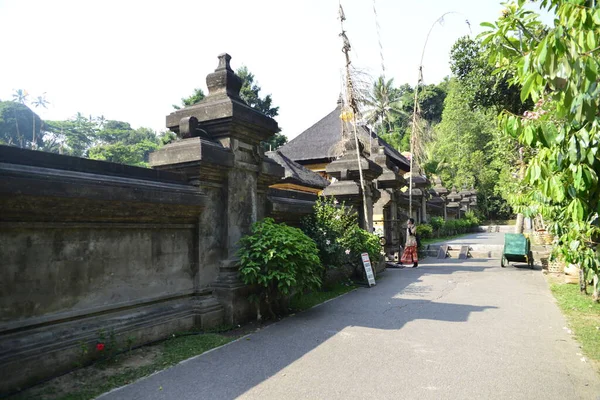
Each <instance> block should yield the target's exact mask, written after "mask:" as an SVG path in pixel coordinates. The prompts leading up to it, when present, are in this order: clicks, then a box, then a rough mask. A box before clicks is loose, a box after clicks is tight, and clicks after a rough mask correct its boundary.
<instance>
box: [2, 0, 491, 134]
mask: <svg viewBox="0 0 600 400" xmlns="http://www.w3.org/2000/svg"><path fill="white" fill-rule="evenodd" d="M374 4H375V6H376V10H377V16H378V17H377V19H376V18H375V13H374V11H373V5H374ZM342 6H343V8H344V13H345V16H346V22H345V26H344V28H345V30H346V34H347V36H348V38H349V39H350V42H351V44H352V51H351V57H352V62H353V65H354V66H355V67H356V68H358V69H360V70H362V71H365V72H367V73H368V74H369V75H371V76H373V77H376V76H379V75H380V74H381V71H382V68H381V57H380V51H379V44H378V36H377V29H376V20H377V22H378V23H379V26H380V38H381V43H382V47H383V56H384V65H385V71H386V78H394V82H395V84H396V85H401V84H403V83H409V84H410V85H411V86H414V85H415V83H416V80H417V73H418V66H419V61H420V58H421V54H422V52H423V48H424V44H425V39H426V37H427V33H428V32H429V30H430V28H431V27H432V25H434V24H435V21H436V20H437V19H438V18H440V17H441V16H442V15H443V14H445V13H447V12H453V13H452V14H448V15H446V16H445V18H444V21H443V24H435V26H434V27H433V29H432V31H431V36H430V38H429V41H428V43H427V46H426V47H425V53H424V59H423V76H424V81H425V83H427V84H429V83H438V82H440V81H441V80H442V79H443V78H444V77H445V76H447V75H449V74H450V68H449V64H448V61H449V52H450V49H451V47H452V45H453V43H454V42H455V41H456V40H457V39H458V38H460V37H461V36H465V35H472V36H474V35H477V34H478V33H480V32H481V31H482V28H481V27H480V26H479V24H480V23H481V22H484V21H490V22H493V21H495V20H496V19H497V18H498V16H499V15H500V11H501V10H502V6H501V4H500V1H499V0H420V1H406V0H375V1H373V0H342ZM467 20H468V21H469V24H470V25H469V24H467V23H466V21H467ZM339 33H340V21H339V19H338V0H296V1H289V0H228V1H224V0H221V1H219V0H194V1H184V0H168V1H167V0H154V1H147V0H146V1H138V0H101V1H98V0H85V1H81V0H52V1H48V0H37V1H36V0H0V37H2V38H3V41H2V42H3V43H2V50H3V54H2V62H0V99H1V100H10V99H12V94H13V93H14V91H15V90H16V89H25V90H27V91H28V93H29V94H30V100H33V99H34V98H36V97H37V96H39V95H41V94H42V93H46V98H47V100H48V101H49V102H50V104H49V106H48V109H43V108H38V109H35V111H36V112H37V113H38V114H39V115H40V116H41V117H42V118H43V119H50V120H55V119H68V118H70V117H72V116H74V115H75V114H76V113H77V112H82V113H83V114H84V115H92V116H99V115H103V116H104V117H105V118H106V119H113V120H120V121H126V122H129V123H131V125H132V126H133V127H134V128H138V127H141V126H144V127H149V128H152V129H154V130H156V131H162V130H164V129H165V127H164V126H165V116H166V115H167V114H169V113H170V112H172V111H173V107H172V104H179V103H180V102H181V100H180V99H181V98H182V97H187V96H188V95H190V94H192V92H193V89H194V88H196V87H200V88H202V89H204V91H205V92H207V90H206V75H207V74H209V73H210V72H212V71H213V70H214V69H215V68H216V67H217V63H218V60H217V56H218V55H219V54H221V53H229V54H230V55H231V56H232V60H231V65H232V68H233V69H237V68H238V67H240V66H242V65H246V66H247V67H248V69H249V70H250V71H251V72H252V73H254V75H255V77H256V81H257V82H258V84H259V85H260V86H261V87H262V91H261V95H263V96H264V95H266V94H271V95H272V98H273V105H275V106H279V116H278V117H277V118H276V120H277V121H278V123H279V126H280V128H281V129H282V133H284V134H285V135H286V136H288V138H289V139H292V138H294V137H295V136H297V135H298V134H300V133H302V132H303V131H304V130H305V129H306V128H308V127H310V126H311V125H313V124H314V123H315V122H317V121H318V120H319V119H321V118H322V117H324V116H325V115H327V114H328V113H329V112H331V111H332V110H333V109H334V107H335V106H336V102H337V99H338V96H339V93H340V89H341V74H342V68H343V66H344V55H343V53H342V52H341V48H342V42H341V38H340V37H339Z"/></svg>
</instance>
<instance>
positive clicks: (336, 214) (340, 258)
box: [302, 196, 357, 268]
mask: <svg viewBox="0 0 600 400" xmlns="http://www.w3.org/2000/svg"><path fill="white" fill-rule="evenodd" d="M354 225H357V222H356V214H355V213H353V212H352V211H351V210H350V209H348V208H346V207H345V206H344V205H343V204H341V205H339V204H338V202H337V200H335V199H334V198H333V197H329V198H327V197H324V196H321V197H319V198H318V199H317V201H316V203H315V206H314V213H313V215H311V216H308V217H306V218H304V219H303V220H302V230H303V231H304V233H306V234H307V235H308V236H309V237H310V238H311V239H312V240H314V241H315V243H316V244H317V248H318V249H319V258H320V259H321V263H323V265H324V266H325V267H326V268H336V267H339V266H340V265H342V264H343V263H344V262H345V260H346V257H345V256H346V254H345V250H346V248H345V247H344V246H343V245H342V244H341V243H340V239H341V238H342V237H343V236H344V235H345V234H346V232H347V231H348V230H349V229H350V227H352V226H354Z"/></svg>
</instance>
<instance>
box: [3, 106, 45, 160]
mask: <svg viewBox="0 0 600 400" xmlns="http://www.w3.org/2000/svg"><path fill="white" fill-rule="evenodd" d="M32 116H33V117H32ZM34 124H35V125H34ZM40 126H41V119H40V117H39V116H38V115H37V114H35V112H33V110H31V109H30V108H29V107H27V106H26V105H25V104H21V103H17V102H14V101H0V143H3V144H7V145H10V146H18V147H21V148H24V149H31V148H34V147H40V146H41V145H43V142H42V138H41V135H40V134H39V132H40ZM27 132H34V135H33V136H32V135H30V134H29V133H27ZM34 140H35V142H34Z"/></svg>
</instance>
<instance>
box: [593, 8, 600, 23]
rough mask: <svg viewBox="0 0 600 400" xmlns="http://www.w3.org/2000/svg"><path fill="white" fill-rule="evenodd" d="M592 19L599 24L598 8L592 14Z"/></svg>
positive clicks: (599, 10) (599, 9) (599, 14)
mask: <svg viewBox="0 0 600 400" xmlns="http://www.w3.org/2000/svg"><path fill="white" fill-rule="evenodd" d="M592 20H593V21H594V23H595V24H596V25H600V8H598V9H596V11H595V12H594V15H593V16H592Z"/></svg>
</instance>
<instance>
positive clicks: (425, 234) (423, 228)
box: [417, 224, 433, 239]
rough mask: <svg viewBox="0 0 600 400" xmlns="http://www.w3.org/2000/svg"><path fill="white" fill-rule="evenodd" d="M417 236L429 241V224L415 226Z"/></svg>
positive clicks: (431, 233) (431, 228)
mask: <svg viewBox="0 0 600 400" xmlns="http://www.w3.org/2000/svg"><path fill="white" fill-rule="evenodd" d="M417 235H419V237H420V238H421V239H429V238H432V237H433V227H432V226H431V225H429V224H421V225H417Z"/></svg>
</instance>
